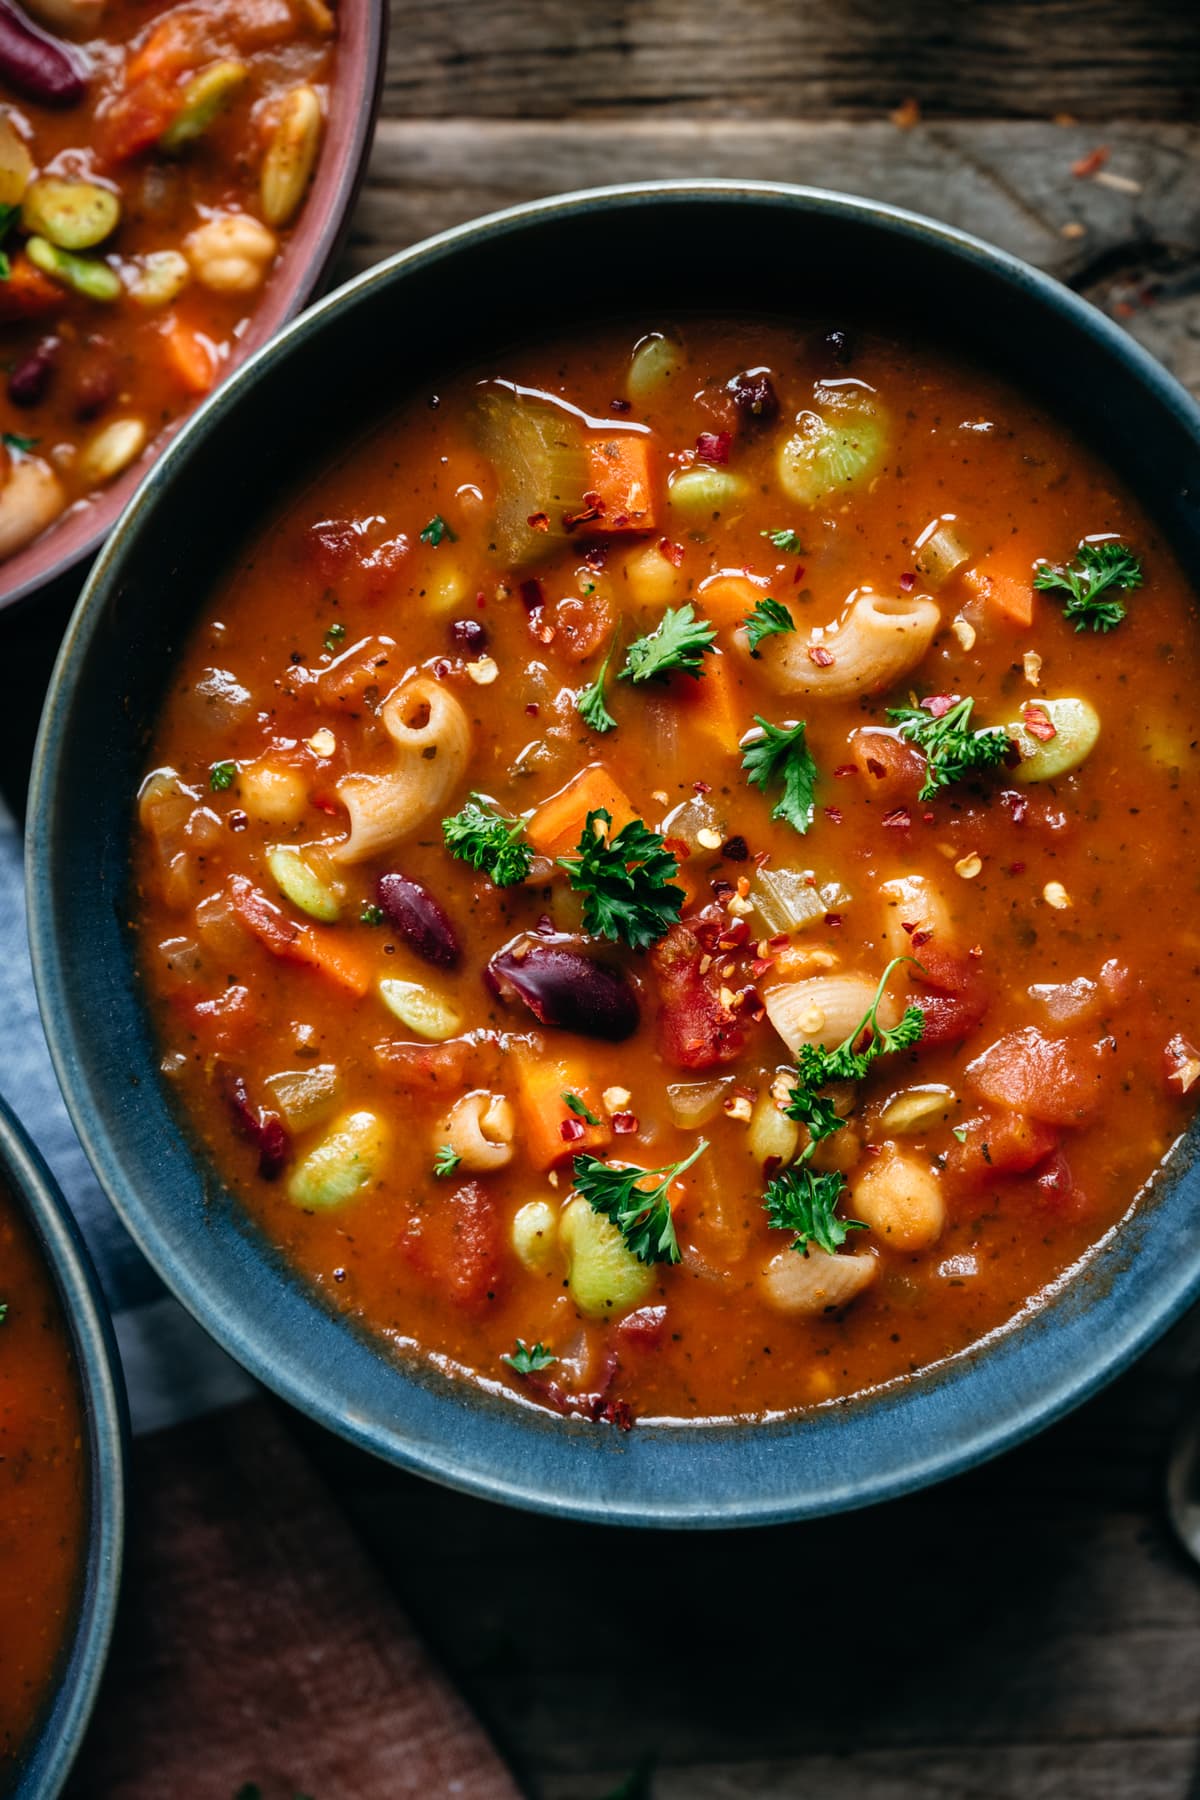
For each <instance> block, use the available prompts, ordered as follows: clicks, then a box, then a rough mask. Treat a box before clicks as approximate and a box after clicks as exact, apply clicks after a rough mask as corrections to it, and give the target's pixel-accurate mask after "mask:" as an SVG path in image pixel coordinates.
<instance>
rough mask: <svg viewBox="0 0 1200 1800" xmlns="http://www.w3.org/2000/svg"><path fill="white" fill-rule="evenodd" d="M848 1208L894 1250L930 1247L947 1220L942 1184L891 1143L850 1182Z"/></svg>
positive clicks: (932, 1174) (911, 1157) (916, 1161)
mask: <svg viewBox="0 0 1200 1800" xmlns="http://www.w3.org/2000/svg"><path fill="white" fill-rule="evenodd" d="M849 1210H850V1211H851V1212H852V1213H853V1214H854V1217H855V1218H856V1219H861V1220H862V1221H863V1223H864V1225H868V1226H870V1228H871V1230H872V1231H873V1232H874V1233H875V1235H876V1236H877V1237H880V1238H884V1239H886V1241H887V1243H888V1246H889V1247H890V1248H891V1249H893V1250H907V1251H917V1250H928V1249H929V1247H930V1245H931V1244H935V1243H936V1242H937V1240H938V1238H940V1237H941V1235H942V1227H943V1225H944V1224H945V1222H946V1203H945V1201H944V1200H943V1198H942V1184H941V1182H940V1181H939V1180H938V1178H937V1176H936V1175H935V1174H934V1172H933V1170H932V1169H931V1168H930V1167H929V1165H928V1163H924V1162H921V1161H919V1160H918V1158H917V1157H915V1156H906V1155H905V1154H904V1152H903V1151H901V1150H897V1149H896V1147H895V1145H893V1144H887V1145H885V1146H884V1148H883V1153H882V1155H881V1156H879V1157H877V1158H875V1159H874V1160H869V1161H868V1162H867V1166H866V1167H865V1168H864V1169H863V1172H862V1174H861V1175H859V1176H858V1177H857V1178H856V1179H855V1180H854V1181H853V1182H852V1183H851V1201H850V1206H849Z"/></svg>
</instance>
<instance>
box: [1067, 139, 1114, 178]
mask: <svg viewBox="0 0 1200 1800" xmlns="http://www.w3.org/2000/svg"><path fill="white" fill-rule="evenodd" d="M1107 161H1108V145H1107V144H1097V145H1096V148H1095V149H1094V150H1089V151H1088V153H1087V155H1086V156H1081V157H1080V158H1079V160H1078V162H1073V163H1072V164H1071V173H1072V175H1074V177H1075V179H1076V180H1077V181H1086V180H1087V178H1088V176H1089V175H1095V174H1096V173H1097V171H1098V170H1100V169H1102V168H1103V167H1104V165H1105V163H1106V162H1107Z"/></svg>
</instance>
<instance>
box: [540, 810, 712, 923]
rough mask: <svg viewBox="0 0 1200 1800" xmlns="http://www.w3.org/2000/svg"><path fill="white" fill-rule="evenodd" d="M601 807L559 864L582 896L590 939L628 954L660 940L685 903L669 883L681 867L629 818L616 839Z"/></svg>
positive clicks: (658, 840) (653, 833) (654, 837)
mask: <svg viewBox="0 0 1200 1800" xmlns="http://www.w3.org/2000/svg"><path fill="white" fill-rule="evenodd" d="M611 833H612V814H611V813H610V812H608V811H607V810H606V809H605V808H604V807H602V806H598V807H595V808H594V809H593V810H592V811H591V812H589V813H588V816H587V822H586V824H585V825H584V828H583V831H582V832H581V834H580V838H579V844H578V846H577V849H576V853H575V855H574V856H560V857H559V858H558V865H559V867H560V868H562V869H565V870H566V871H567V878H568V880H569V881H570V883H571V886H572V887H573V888H574V890H575V892H576V893H577V894H582V895H583V927H584V930H585V931H588V932H590V933H591V934H592V936H593V937H606V938H611V939H612V941H613V942H614V943H625V944H628V945H629V947H630V949H631V950H645V949H647V948H648V947H649V945H651V944H654V943H657V941H658V939H659V938H660V937H664V936H665V935H666V933H667V932H668V931H669V930H670V929H671V926H672V925H674V923H675V922H676V920H677V919H678V917H679V913H680V909H681V907H682V906H683V902H684V899H685V895H684V891H683V889H682V888H680V887H674V886H672V885H671V881H672V877H673V876H675V875H678V873H679V864H678V863H677V862H676V860H675V858H674V857H673V856H672V855H671V853H670V851H669V850H668V849H667V848H666V847H665V845H664V843H663V840H662V838H661V837H659V835H658V833H657V832H656V831H650V830H649V829H648V828H647V827H646V826H645V825H644V824H643V823H642V821H641V819H631V820H630V822H629V824H628V825H624V826H622V828H621V830H620V831H618V832H617V833H616V834H615V835H611Z"/></svg>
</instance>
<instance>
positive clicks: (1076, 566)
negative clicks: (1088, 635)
mask: <svg viewBox="0 0 1200 1800" xmlns="http://www.w3.org/2000/svg"><path fill="white" fill-rule="evenodd" d="M1033 585H1034V587H1035V588H1039V589H1040V590H1041V592H1042V593H1044V594H1065V595H1066V596H1067V604H1066V605H1065V606H1064V608H1063V618H1064V619H1070V620H1072V621H1073V622H1074V625H1075V629H1076V631H1086V630H1087V628H1088V626H1089V625H1090V626H1091V628H1092V630H1093V631H1111V630H1112V629H1113V627H1114V626H1116V625H1119V624H1120V623H1121V620H1122V619H1123V618H1124V617H1125V604H1124V602H1123V601H1121V600H1118V599H1116V598H1115V597H1114V596H1115V595H1116V594H1117V593H1131V592H1132V591H1133V589H1134V588H1139V587H1141V585H1142V565H1141V563H1140V561H1139V560H1138V558H1137V557H1136V556H1135V555H1134V553H1133V551H1132V550H1131V549H1130V548H1129V547H1128V545H1127V544H1114V543H1113V542H1111V540H1110V541H1109V542H1107V543H1102V544H1089V543H1086V542H1085V543H1082V544H1080V546H1079V548H1078V550H1077V551H1076V552H1075V555H1074V557H1073V558H1072V560H1071V561H1070V562H1069V563H1059V564H1053V563H1043V564H1042V565H1041V567H1040V568H1039V569H1038V572H1037V574H1036V575H1035V576H1034V578H1033ZM1106 595H1107V596H1108V597H1107V598H1105V596H1106Z"/></svg>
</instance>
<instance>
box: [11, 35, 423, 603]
mask: <svg viewBox="0 0 1200 1800" xmlns="http://www.w3.org/2000/svg"><path fill="white" fill-rule="evenodd" d="M338 18H339V21H340V32H339V36H338V44H337V51H338V54H337V66H336V74H335V78H334V82H333V87H332V90H331V93H330V105H329V117H328V120H327V121H326V127H325V142H324V144H323V146H322V150H321V155H320V157H319V158H318V160H317V169H316V174H315V176H314V178H313V184H312V188H311V190H310V192H309V195H308V199H307V200H306V201H305V204H304V208H303V211H302V212H301V215H300V219H299V223H298V224H297V226H296V229H295V231H294V232H293V233H292V236H291V238H290V239H289V240H288V244H287V247H286V249H285V250H284V253H283V256H282V258H281V260H280V264H279V267H278V269H277V270H276V271H275V274H274V275H273V277H272V279H271V280H270V282H269V283H268V284H267V288H266V291H265V293H264V294H263V296H262V300H261V302H260V304H259V306H258V307H257V309H256V311H255V312H254V314H253V316H252V318H251V320H250V325H249V328H248V330H247V332H246V335H245V336H244V337H243V338H242V340H241V342H240V344H239V346H238V349H237V351H236V352H235V354H234V355H233V356H232V357H231V358H230V361H229V364H228V367H227V370H226V375H225V377H224V379H226V380H227V379H228V377H229V375H230V374H232V373H233V371H234V370H235V369H236V368H238V366H239V365H240V364H241V363H243V362H245V360H246V358H247V357H248V356H251V355H252V354H253V353H254V351H255V350H259V349H261V348H262V346H263V345H264V344H265V343H266V342H267V341H268V339H269V338H271V337H273V336H274V335H275V333H276V332H277V331H278V330H279V328H280V326H281V325H285V324H286V323H287V321H288V320H289V319H292V318H294V317H295V316H296V314H297V313H298V312H301V311H302V310H303V308H304V307H305V306H306V305H307V303H308V302H309V301H310V300H311V299H312V297H313V295H314V294H316V293H318V292H319V290H320V289H321V287H322V285H323V284H324V282H325V281H326V280H327V278H328V276H329V274H330V272H331V270H332V268H333V264H334V262H335V261H336V259H337V256H338V253H339V251H340V250H341V247H342V240H343V238H344V237H345V233H346V227H347V224H348V222H349V218H350V211H351V208H352V207H353V205H354V201H355V197H356V195H357V193H358V189H359V184H360V183H361V181H362V176H363V171H364V169H365V167H366V162H367V156H368V154H369V152H370V148H371V137H372V133H373V130H374V126H375V114H376V111H377V110H378V106H379V95H380V89H381V87H382V83H383V69H384V49H385V46H386V41H387V20H388V9H387V0H343V4H342V5H341V7H340V8H339V11H338ZM187 416H188V415H187V414H184V415H183V418H180V419H176V420H175V421H174V423H173V424H171V425H169V426H168V427H167V429H166V430H165V431H164V432H163V433H162V434H161V435H160V437H159V438H158V440H157V443H156V446H155V455H156V456H158V455H161V453H162V450H163V448H164V446H165V444H166V442H167V440H168V439H169V438H170V437H171V436H172V435H173V434H174V433H175V432H176V431H178V429H179V427H180V425H181V424H182V423H183V419H184V418H186V417H187ZM152 463H153V459H151V461H150V462H147V459H146V458H145V457H140V458H139V459H138V461H137V462H136V463H135V464H134V465H133V467H132V468H131V469H129V470H127V471H126V473H125V474H124V475H123V476H122V477H121V478H120V480H119V481H114V482H113V484H112V486H111V487H107V488H105V489H104V490H103V491H102V492H101V493H100V494H98V495H97V496H96V497H95V498H94V499H91V500H87V501H84V502H83V504H82V505H80V506H79V507H78V508H76V509H75V510H73V511H72V512H70V513H69V514H68V515H67V516H66V517H65V518H64V519H62V520H61V521H60V522H59V523H58V524H57V525H54V526H52V527H51V529H50V530H49V531H47V532H45V533H44V534H43V535H42V536H41V537H40V538H37V539H36V540H35V541H34V542H33V543H32V544H30V545H28V547H27V548H26V549H24V550H21V551H18V552H17V554H16V555H15V556H11V557H9V558H8V560H7V561H6V562H4V563H2V564H0V609H3V608H4V607H8V606H13V605H15V604H16V603H17V601H19V600H25V599H27V598H28V597H29V596H30V595H31V594H35V593H38V592H40V591H41V590H42V589H43V588H47V587H49V586H50V585H51V584H52V583H54V582H58V581H62V580H63V579H64V578H66V577H68V576H70V575H72V574H73V575H74V577H75V580H76V582H80V581H82V579H83V575H84V570H83V568H82V567H81V565H82V564H84V563H86V562H87V561H89V560H90V558H91V557H93V556H94V555H95V553H96V551H97V550H99V548H100V546H101V544H102V543H103V542H104V540H105V538H106V537H107V536H108V534H109V532H110V531H111V530H112V528H113V526H114V525H115V524H116V522H117V519H118V518H119V517H120V515H121V513H122V511H123V510H124V508H125V506H126V505H127V503H128V502H129V500H130V499H131V498H132V496H133V493H134V491H135V489H136V488H137V485H138V483H139V481H141V479H142V477H143V476H144V475H145V473H146V470H147V468H148V467H151V466H152Z"/></svg>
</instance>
